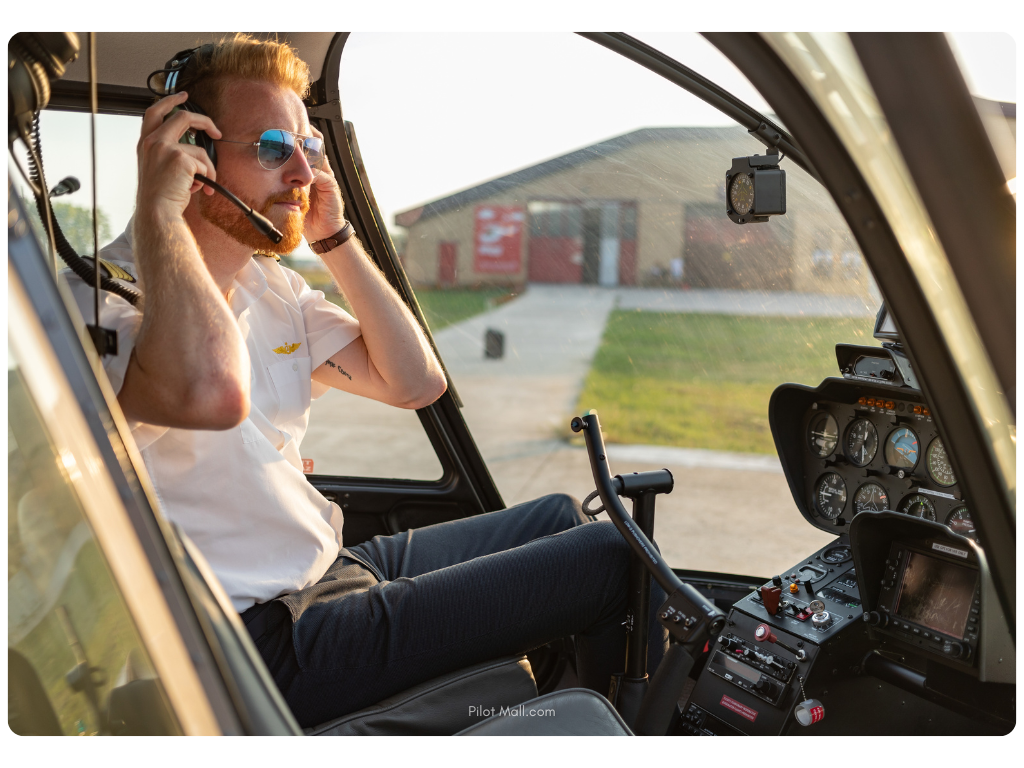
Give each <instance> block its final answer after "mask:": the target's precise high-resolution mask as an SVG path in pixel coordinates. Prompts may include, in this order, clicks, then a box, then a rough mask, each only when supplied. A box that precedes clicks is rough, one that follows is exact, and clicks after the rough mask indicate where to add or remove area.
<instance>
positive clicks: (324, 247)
mask: <svg viewBox="0 0 1024 768" xmlns="http://www.w3.org/2000/svg"><path fill="white" fill-rule="evenodd" d="M355 232H356V231H355V229H353V228H352V222H350V221H346V222H345V226H344V227H342V228H341V229H339V230H338V231H337V232H335V233H334V234H333V235H331V236H330V237H325V238H324V239H323V240H314V241H313V242H312V243H310V244H309V247H310V249H311V250H312V251H313V253H316V254H319V255H321V256H322V255H323V254H325V253H327V252H328V251H332V250H334V249H335V248H337V247H338V246H339V245H341V244H342V243H344V242H345V241H346V240H348V239H349V238H350V237H352V235H354V234H355Z"/></svg>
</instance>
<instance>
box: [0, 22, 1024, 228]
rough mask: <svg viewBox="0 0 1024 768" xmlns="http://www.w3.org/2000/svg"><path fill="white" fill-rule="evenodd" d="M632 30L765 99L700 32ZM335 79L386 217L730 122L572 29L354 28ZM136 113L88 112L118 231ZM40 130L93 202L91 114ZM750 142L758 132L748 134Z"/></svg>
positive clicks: (989, 76)
mask: <svg viewBox="0 0 1024 768" xmlns="http://www.w3.org/2000/svg"><path fill="white" fill-rule="evenodd" d="M631 34H633V35H634V36H635V37H638V38H640V39H641V40H644V41H645V42H648V43H650V44H651V45H654V46H655V47H657V48H660V49H661V50H663V51H664V52H666V53H667V54H669V55H670V56H672V57H673V58H676V59H677V60H679V61H681V62H682V63H684V64H686V65H687V66H689V67H691V68H693V69H695V70H697V71H698V72H700V73H701V74H703V75H705V76H706V77H708V78H710V79H711V80H713V81H714V82H716V83H718V84H719V85H721V86H723V87H724V88H726V89H727V90H729V91H732V92H733V93H734V94H736V95H737V96H739V97H740V98H741V99H743V100H744V101H746V102H747V103H749V104H751V105H752V106H753V107H755V108H756V109H759V110H761V111H769V108H768V106H767V105H766V104H765V103H764V101H763V100H762V99H761V98H760V96H759V94H758V93H757V92H756V91H755V90H754V89H753V88H752V87H751V86H750V84H749V83H748V82H747V81H746V79H745V78H744V77H743V75H741V74H740V73H739V71H738V70H737V69H736V68H735V67H734V66H733V65H732V64H731V63H730V62H729V61H728V60H727V59H726V58H725V57H724V56H723V55H722V54H720V53H719V52H718V50H717V49H715V48H714V47H713V46H712V45H710V44H709V43H708V42H707V41H705V40H704V39H703V38H702V37H700V36H699V35H698V34H696V33H692V32H681V33H667V32H643V31H634V32H631ZM952 38H953V41H954V49H955V51H956V53H957V54H958V57H959V59H960V60H961V62H962V66H964V68H965V69H966V71H967V74H968V80H969V83H970V86H971V89H972V91H973V92H974V93H976V94H979V95H982V96H986V97H988V98H994V99H999V100H1005V101H1016V95H1015V94H1016V88H1015V85H1016V83H1015V79H1016V78H1015V70H1016V62H1015V44H1014V41H1013V39H1012V38H1011V37H1010V36H1009V35H1007V34H1005V33H960V34H955V35H953V36H952ZM340 90H341V95H342V105H343V110H344V116H345V119H346V120H350V121H352V123H353V124H354V125H355V129H356V136H357V139H358V142H359V146H360V149H361V152H362V156H363V160H364V163H365V165H366V169H367V172H368V174H369V177H370V182H371V185H372V188H373V191H374V193H375V196H376V199H377V202H378V205H379V206H380V208H381V210H382V213H383V214H384V218H385V221H386V222H387V223H388V225H389V226H391V225H393V222H394V214H395V213H396V212H398V211H401V210H403V209H406V208H409V207H413V206H416V205H418V204H422V203H424V202H428V201H430V200H433V199H436V198H438V197H441V196H444V195H446V194H449V193H451V192H454V191H457V190H459V189H463V188H466V187H470V186H474V185H476V184H478V183H480V182H482V181H485V180H487V179H489V178H493V177H496V176H500V175H504V174H506V173H509V172H511V171H514V170H516V169H519V168H522V167H525V166H530V165H534V164H536V163H538V162H540V161H542V160H545V159H548V158H551V157H555V156H558V155H561V154H564V153H566V152H569V151H572V150H574V149H578V148H580V147H583V146H587V145H589V144H592V143H594V142H597V141H601V140H603V139H606V138H609V137H611V136H615V135H619V134H622V133H626V132H628V131H632V130H635V129H637V128H642V127H652V126H668V125H727V124H729V120H728V118H725V117H724V116H723V115H722V114H721V113H719V112H718V111H717V110H715V109H713V108H712V107H710V106H708V105H706V104H704V102H702V101H700V100H699V99H697V98H696V97H694V96H691V95H690V94H688V93H686V92H685V91H683V90H682V89H680V88H678V87H676V86H674V85H672V84H670V83H668V82H667V81H665V80H663V79H662V78H660V77H658V76H657V75H654V74H653V73H651V72H649V71H647V70H646V69H643V68H642V67H640V66H639V65H636V64H634V63H633V62H630V61H628V60H626V59H623V58H622V57H620V56H618V55H617V54H614V53H612V52H610V51H608V50H606V49H604V48H602V47H601V46H599V45H596V44H595V43H592V42H591V41H589V40H586V39H584V38H581V37H579V36H577V35H573V34H571V33H569V32H539V33H493V32H492V33H483V34H476V33H432V34H417V33H413V32H405V33H401V32H400V33H371V32H354V33H353V34H352V35H351V37H350V39H349V42H348V43H347V44H346V48H345V53H344V56H343V59H342V70H341V79H340ZM140 125H141V121H140V119H138V118H129V117H116V116H102V115H101V116H99V117H98V119H97V155H98V191H99V204H100V207H101V208H103V209H104V210H106V212H107V214H108V215H109V216H110V218H111V224H112V229H113V231H114V233H115V234H116V233H117V232H119V231H121V229H123V227H124V225H125V224H126V223H127V220H128V218H129V216H130V215H131V212H132V210H133V208H134V198H135V162H136V161H135V145H136V142H137V140H138V134H139V128H140ZM42 130H43V150H44V163H45V169H46V176H47V182H48V184H49V186H51V187H52V186H53V185H55V184H56V183H57V181H59V180H60V179H61V178H63V177H64V176H66V175H74V176H76V177H77V178H78V179H79V180H80V181H81V183H82V189H81V190H80V191H79V192H77V193H76V194H74V195H73V196H71V197H68V198H64V199H66V200H68V201H69V202H73V203H75V204H78V205H83V206H88V205H90V204H91V184H90V175H91V171H90V161H89V143H88V141H89V116H88V115H82V114H70V113H56V112H45V113H44V114H43V116H42ZM750 148H751V149H750V151H751V152H755V151H759V150H760V145H759V144H757V143H756V142H753V140H751V144H750ZM741 151H745V150H743V149H742V148H741ZM723 162H726V161H725V160H723ZM723 167H724V166H723ZM16 175H17V173H16V172H15V176H16Z"/></svg>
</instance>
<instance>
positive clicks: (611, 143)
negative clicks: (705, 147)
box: [395, 126, 746, 227]
mask: <svg viewBox="0 0 1024 768" xmlns="http://www.w3.org/2000/svg"><path fill="white" fill-rule="evenodd" d="M744 135H746V131H745V130H743V128H742V127H740V126H686V127H665V128H640V129H637V130H635V131H630V132H629V133H624V134H622V135H620V136H615V137H613V138H610V139H606V140H605V141H600V142H598V143H597V144H591V145H589V146H586V147H583V148H582V149H577V150H574V151H573V152H569V153H567V154H564V155H559V156H558V157H553V158H551V159H550V160H545V161H544V162H542V163H538V164H537V165H531V166H528V167H526V168H521V169H520V170H518V171H513V172H512V173H509V174H506V175H505V176H499V177H498V178H496V179H491V180H490V181H485V182H484V183H483V184H477V185H476V186H475V187H470V188H469V189H463V190H461V191H459V192H455V193H454V194H451V195H447V196H446V197H441V198H438V199H437V200H433V201H431V202H429V203H426V204H424V205H421V206H416V207H415V208H409V209H406V210H404V211H400V212H398V213H396V214H395V223H396V224H398V225H399V226H402V227H408V226H411V225H412V224H415V223H416V222H418V221H422V220H424V219H429V218H431V217H432V216H438V215H440V214H442V213H447V212H448V211H454V210H459V209H460V208H463V207H464V206H466V205H469V204H471V203H475V202H477V201H478V200H485V199H487V198H489V197H493V196H494V195H497V194H500V193H502V192H506V191H507V190H509V189H511V188H513V187H516V186H519V185H520V184H526V183H527V182H531V181H535V180H536V179H539V178H542V177H544V176H548V175H550V174H553V173H558V172H559V171H564V170H567V169H569V168H574V167H576V166H579V165H583V164H584V163H587V162H590V161H591V160H596V159H598V158H601V157H606V156H607V155H608V154H610V153H612V152H618V151H621V150H623V149H627V148H629V147H634V146H636V145H638V144H645V143H650V142H662V141H707V140H709V139H722V138H726V137H729V136H736V137H740V136H744Z"/></svg>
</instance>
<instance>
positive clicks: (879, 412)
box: [769, 379, 976, 539]
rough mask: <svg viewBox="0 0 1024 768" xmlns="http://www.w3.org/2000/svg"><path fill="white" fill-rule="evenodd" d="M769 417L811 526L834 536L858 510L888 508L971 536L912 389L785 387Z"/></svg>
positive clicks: (938, 441) (846, 384)
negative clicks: (827, 531) (829, 532)
mask: <svg viewBox="0 0 1024 768" xmlns="http://www.w3.org/2000/svg"><path fill="white" fill-rule="evenodd" d="M769 420H770V421H771V422H772V433H773V435H774V436H775V441H776V448H777V449H778V452H779V457H780V459H781V460H782V463H783V468H784V470H785V471H786V476H787V478H788V480H789V483H790V487H791V489H792V491H793V496H794V499H795V500H796V501H797V504H798V506H799V507H800V509H801V512H802V513H803V515H804V517H805V518H807V519H808V521H809V522H811V523H812V524H813V525H815V527H818V528H821V529H823V530H829V531H831V532H833V533H837V534H838V533H841V532H842V529H844V528H845V526H848V525H849V524H850V522H851V521H852V520H853V518H854V516H855V515H857V514H861V513H864V512H883V511H886V510H891V511H895V512H902V513H904V514H908V515H911V516H914V517H919V518H922V519H925V520H930V521H933V522H937V523H940V524H943V525H946V526H948V527H950V528H951V529H952V530H953V531H954V532H955V533H957V534H960V535H962V536H967V537H968V538H972V539H975V538H976V534H975V532H974V525H973V522H972V521H971V517H970V510H969V508H968V505H967V503H966V502H965V501H964V499H963V495H962V492H961V489H960V485H959V482H958V481H957V477H956V471H955V469H954V468H953V463H952V460H951V458H950V456H949V454H948V452H947V451H946V447H945V446H944V445H943V442H942V438H941V437H940V436H939V434H938V428H937V426H936V424H935V419H934V417H933V416H932V414H931V412H930V410H929V408H928V406H927V404H926V403H925V402H924V400H923V399H922V398H921V396H920V394H919V393H918V392H916V391H914V390H911V389H909V388H899V389H895V388H892V387H873V386H870V385H865V384H861V383H858V382H854V381H849V380H842V379H826V380H825V381H824V382H822V384H821V385H820V386H819V387H817V388H816V389H811V388H809V387H801V386H799V385H793V384H785V385H782V386H781V387H779V388H778V389H777V390H776V392H775V393H774V394H773V395H772V402H771V404H770V406H769ZM783 422H786V423H783Z"/></svg>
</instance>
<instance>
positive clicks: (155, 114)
mask: <svg viewBox="0 0 1024 768" xmlns="http://www.w3.org/2000/svg"><path fill="white" fill-rule="evenodd" d="M187 100H188V93H186V92H185V91H182V92H181V93H175V94H172V95H171V96H164V97H163V98H162V99H160V101H158V102H157V103H156V104H154V105H153V106H151V107H150V108H149V109H147V110H146V114H145V115H143V117H142V137H143V138H145V137H146V136H148V135H149V134H151V133H152V132H153V131H155V130H156V129H157V128H159V127H160V126H161V125H162V124H163V122H164V118H165V117H167V115H169V114H170V112H171V110H172V109H174V108H175V107H180V106H181V105H182V104H184V103H185V102H186V101H187Z"/></svg>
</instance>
